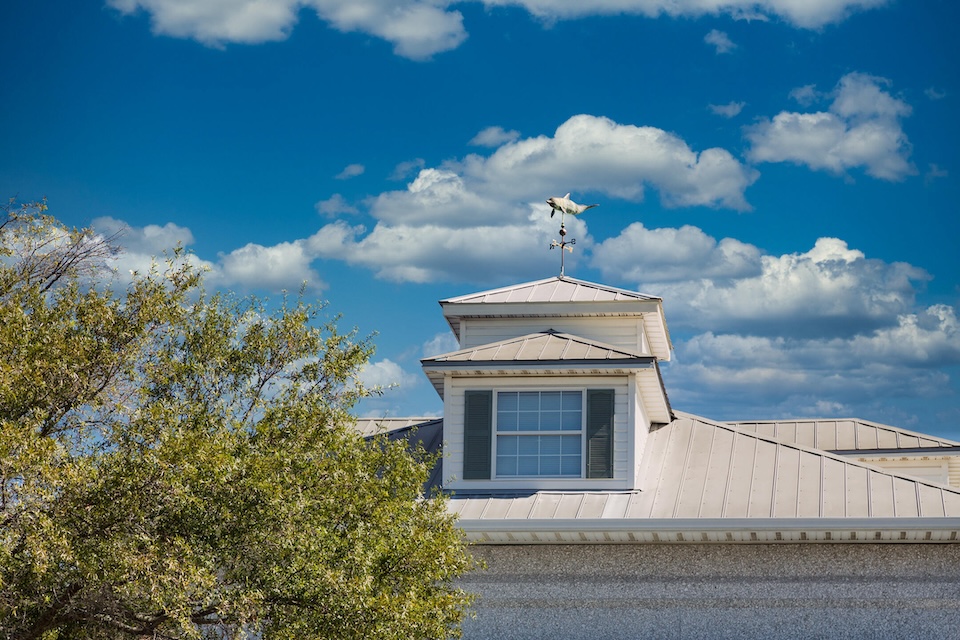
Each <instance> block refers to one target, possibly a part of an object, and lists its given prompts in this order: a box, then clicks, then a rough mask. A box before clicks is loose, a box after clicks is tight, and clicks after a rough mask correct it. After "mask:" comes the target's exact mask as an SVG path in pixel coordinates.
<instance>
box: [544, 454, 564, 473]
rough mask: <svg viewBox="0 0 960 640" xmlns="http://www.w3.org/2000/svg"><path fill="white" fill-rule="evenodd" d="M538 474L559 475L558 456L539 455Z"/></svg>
mask: <svg viewBox="0 0 960 640" xmlns="http://www.w3.org/2000/svg"><path fill="white" fill-rule="evenodd" d="M540 475H542V476H558V475H560V456H540Z"/></svg>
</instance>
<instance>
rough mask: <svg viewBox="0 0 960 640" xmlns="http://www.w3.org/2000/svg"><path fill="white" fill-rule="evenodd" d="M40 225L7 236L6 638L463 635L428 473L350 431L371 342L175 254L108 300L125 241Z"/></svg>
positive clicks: (395, 449)
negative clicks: (234, 289) (207, 284)
mask: <svg viewBox="0 0 960 640" xmlns="http://www.w3.org/2000/svg"><path fill="white" fill-rule="evenodd" d="M44 209H45V205H44V204H43V203H37V204H36V205H34V206H32V207H31V206H26V207H14V205H13V203H11V205H10V206H8V207H7V208H6V211H5V212H6V221H5V222H3V223H2V224H0V482H2V485H0V632H2V633H3V635H5V636H6V637H11V638H24V639H26V638H47V639H54V638H91V639H92V638H110V639H112V638H142V637H150V638H178V639H179V638H184V639H186V638H241V637H255V638H265V639H267V638H411V637H416V638H421V637H422V638H441V637H449V636H455V635H458V633H459V622H460V620H461V618H462V616H463V614H464V611H465V609H466V607H467V606H468V604H469V597H468V596H467V595H466V594H465V593H464V592H462V591H461V590H459V589H458V588H457V587H456V586H455V585H454V583H453V581H454V580H455V579H456V578H457V577H458V576H459V575H461V574H462V573H463V572H464V571H466V570H468V569H469V568H470V567H471V563H472V561H471V559H470V557H469V555H468V554H467V553H466V551H465V549H464V545H463V541H462V536H461V534H460V533H459V532H458V530H457V529H456V527H455V526H454V523H453V521H452V518H451V517H450V516H449V515H448V514H447V511H446V508H445V504H444V499H443V498H442V496H436V495H430V496H424V495H423V493H422V487H423V484H424V482H425V480H426V478H427V473H428V469H429V465H430V464H432V462H433V460H431V459H430V458H429V456H428V455H426V454H425V453H424V452H423V451H422V450H410V449H409V447H407V446H405V445H404V443H391V442H388V441H386V440H385V439H374V440H365V439H363V438H362V437H361V436H360V435H359V434H358V433H357V432H356V430H354V429H353V428H352V424H353V418H352V417H351V415H350V410H351V408H352V407H353V405H354V404H355V403H356V401H357V400H358V399H360V398H361V397H363V396H364V395H366V394H368V393H369V392H370V391H369V390H367V389H364V388H363V386H362V385H361V384H360V383H359V382H358V380H357V373H358V371H359V369H360V367H361V366H362V365H363V364H364V363H365V362H367V360H368V358H369V357H370V355H371V353H372V345H371V344H370V342H369V340H366V339H358V337H357V335H356V333H355V332H350V333H346V334H344V333H340V332H339V331H338V329H337V326H336V319H335V318H334V319H333V320H324V319H323V318H322V314H323V311H324V309H323V308H322V307H318V306H315V305H310V304H307V303H306V302H304V301H303V299H302V297H298V298H295V299H291V298H285V299H284V300H283V302H282V304H280V305H279V308H277V309H271V308H269V307H268V306H267V305H266V304H265V303H263V302H262V301H258V300H255V299H249V298H247V299H241V298H236V297H233V296H230V295H221V294H216V295H208V294H207V293H205V292H204V290H203V288H202V278H201V274H199V273H197V272H196V271H194V270H193V269H192V268H191V267H190V266H189V264H188V262H187V261H184V260H182V259H180V258H181V257H182V256H179V255H176V254H175V255H174V256H172V257H171V259H170V260H168V261H167V262H166V263H165V264H163V265H157V266H156V267H155V268H154V269H153V270H151V271H150V272H149V273H147V274H143V275H140V276H138V277H136V278H135V279H134V281H133V283H132V284H131V285H130V286H129V287H128V288H127V289H126V290H125V291H124V292H122V293H121V294H117V293H114V291H113V290H112V289H111V288H110V287H109V286H106V284H107V280H106V276H105V274H106V273H107V272H106V271H105V264H106V262H107V261H108V260H109V258H110V257H111V256H112V255H113V252H114V248H113V246H112V239H108V238H99V237H97V236H95V235H93V234H92V233H90V232H86V231H76V230H69V229H66V228H64V227H63V226H62V225H60V224H59V223H58V222H57V221H56V220H54V219H52V218H50V217H48V216H46V215H45V214H44V211H43V210H44Z"/></svg>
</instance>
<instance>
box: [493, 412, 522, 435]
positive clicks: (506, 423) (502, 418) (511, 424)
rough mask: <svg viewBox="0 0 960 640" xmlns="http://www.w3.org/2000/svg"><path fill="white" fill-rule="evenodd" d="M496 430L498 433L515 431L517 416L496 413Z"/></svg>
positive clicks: (514, 414)
mask: <svg viewBox="0 0 960 640" xmlns="http://www.w3.org/2000/svg"><path fill="white" fill-rule="evenodd" d="M497 429H498V430H499V431H516V430H517V414H516V413H500V412H499V411H498V412H497Z"/></svg>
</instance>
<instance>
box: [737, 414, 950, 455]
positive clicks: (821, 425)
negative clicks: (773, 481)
mask: <svg viewBox="0 0 960 640" xmlns="http://www.w3.org/2000/svg"><path fill="white" fill-rule="evenodd" d="M726 424H729V425H731V426H735V427H737V428H738V429H740V430H741V431H751V432H754V433H758V434H760V435H764V436H767V437H770V438H773V439H775V440H777V441H779V442H787V443H793V444H800V445H804V446H807V447H813V448H815V449H823V450H825V451H875V450H897V449H938V448H948V447H957V446H960V442H955V441H953V440H946V439H944V438H937V437H935V436H931V435H928V434H924V433H917V432H915V431H907V430H906V429H900V428H899V427H892V426H890V425H886V424H880V423H878V422H869V421H867V420H860V419H858V418H845V419H799V420H754V421H742V422H741V421H736V422H729V421H728V422H726Z"/></svg>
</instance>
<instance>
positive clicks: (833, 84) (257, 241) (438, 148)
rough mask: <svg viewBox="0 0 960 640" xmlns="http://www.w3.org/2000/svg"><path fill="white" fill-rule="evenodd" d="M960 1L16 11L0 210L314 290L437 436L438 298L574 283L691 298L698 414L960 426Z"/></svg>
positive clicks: (934, 428)
mask: <svg viewBox="0 0 960 640" xmlns="http://www.w3.org/2000/svg"><path fill="white" fill-rule="evenodd" d="M958 14H960V9H958V8H957V5H956V3H953V2H947V1H942V2H940V1H937V0H925V1H919V2H906V1H899V2H888V1H884V0H859V1H855V0H816V1H812V0H764V1H761V2H751V1H746V0H728V1H720V0H670V1H668V0H602V1H598V2H590V3H587V2H583V3H574V2H569V1H568V0H486V1H477V2H445V1H443V0H432V1H426V0H272V1H270V2H265V1H263V0H107V1H106V2H96V1H88V2H71V3H62V2H52V1H49V0H29V1H28V0H9V1H8V2H5V3H3V5H2V6H0V22H2V24H4V25H5V26H6V29H5V34H4V39H3V41H2V42H0V81H2V84H0V86H2V87H3V93H4V99H3V101H2V104H0V140H3V145H4V151H5V153H3V154H2V157H0V193H3V194H4V197H9V196H17V197H18V198H20V199H21V200H31V199H37V198H40V197H43V196H46V197H47V199H48V203H49V205H50V211H51V213H53V214H54V215H56V216H58V217H59V218H61V219H62V220H64V221H66V222H67V223H69V224H72V225H77V226H87V225H91V224H92V225H93V226H94V227H95V228H96V229H98V230H100V231H103V232H105V233H109V232H112V231H116V230H123V231H124V235H123V239H122V244H124V246H125V248H126V253H125V255H124V257H123V258H122V259H121V262H120V263H119V264H118V265H117V266H118V272H119V273H121V274H123V273H126V272H127V271H128V270H129V269H131V268H142V267H143V265H146V264H148V263H149V260H150V256H151V255H155V254H158V253H162V251H163V250H165V249H168V248H169V247H171V246H174V245H175V244H176V243H177V242H181V243H183V244H185V245H187V246H188V247H189V248H190V249H191V250H192V251H193V252H194V254H195V256H196V257H195V259H196V261H197V262H202V263H203V264H205V265H206V266H208V267H209V269H210V273H209V277H208V282H209V286H211V287H213V288H224V289H231V290H234V291H238V292H241V293H256V294H259V295H266V296H272V297H273V298H274V299H276V298H277V297H279V292H280V291H281V290H290V291H296V290H297V289H298V288H299V286H300V283H301V282H303V281H307V283H308V289H307V292H308V294H307V295H308V296H309V297H310V298H311V299H319V300H325V301H328V302H329V309H330V311H331V313H340V314H342V320H341V324H342V325H344V326H345V327H351V326H356V327H358V328H359V330H360V332H361V333H362V334H367V333H370V332H374V331H375V332H378V335H377V337H376V343H377V354H376V355H375V357H374V359H373V361H372V362H371V364H370V366H369V367H368V368H367V370H366V371H365V373H364V376H365V379H366V380H367V381H368V382H371V383H382V384H388V383H398V385H399V386H398V387H396V388H394V389H391V390H389V391H388V392H387V393H386V394H385V395H384V396H383V397H381V398H378V399H375V400H371V401H367V402H365V403H364V405H363V406H362V407H361V412H363V413H365V414H370V415H384V414H385V415H392V416H404V415H436V414H439V412H440V411H441V405H440V401H439V398H438V397H437V396H436V393H435V392H434V391H433V389H432V387H431V386H430V384H429V383H428V382H427V380H426V378H425V377H424V376H423V375H422V373H421V372H420V366H419V359H420V358H422V357H425V356H427V355H435V354H436V353H439V352H442V351H446V350H450V349H452V348H453V347H454V346H455V343H454V342H453V338H452V334H451V333H450V332H449V329H448V328H447V326H446V324H445V323H444V321H443V319H442V316H441V314H440V310H439V307H438V306H437V304H436V301H437V300H439V299H442V298H447V297H452V296H457V295H461V294H465V293H470V292H472V291H478V290H481V289H486V288H493V287H500V286H505V285H509V284H513V283H518V282H523V281H528V280H535V279H540V278H545V277H550V276H553V275H557V273H558V272H559V255H558V252H556V251H552V252H551V251H549V250H548V249H547V247H548V245H549V243H550V241H551V240H552V239H554V238H557V221H556V219H553V220H551V219H550V217H549V213H548V211H549V210H548V207H547V205H546V204H545V203H544V200H545V199H546V198H547V197H550V196H558V195H563V194H565V193H567V192H568V191H569V192H572V197H573V199H575V200H576V201H578V202H584V203H585V202H590V203H594V202H595V203H599V204H600V206H599V207H598V208H596V209H591V210H590V211H589V212H587V213H586V214H584V215H583V216H582V217H581V218H578V219H576V220H574V221H568V229H569V230H570V232H571V233H570V237H574V238H576V239H577V244H576V247H575V251H574V253H573V254H572V255H570V256H568V259H567V265H566V273H567V275H571V276H574V277H578V278H582V279H585V280H591V281H595V282H603V283H606V284H610V285H613V286H618V287H624V288H629V289H633V290H639V291H643V292H644V293H648V294H653V295H658V296H661V297H663V299H664V307H665V312H666V315H667V322H668V325H669V327H670V331H671V334H672V337H673V341H674V346H675V357H674V359H673V361H672V362H670V363H669V364H668V365H666V366H664V368H663V370H664V377H665V383H666V386H667V391H668V393H669V395H670V399H671V402H672V403H673V405H674V407H675V408H678V409H682V410H685V411H690V412H694V413H699V414H702V415H705V416H708V417H712V418H717V419H758V418H786V417H801V416H807V417H848V416H857V417H861V418H865V419H869V420H876V421H879V422H884V423H888V424H894V425H899V426H902V427H905V428H909V429H915V430H920V431H928V432H931V433H937V434H941V435H945V436H950V437H953V438H960V399H958V395H957V394H958V390H960V366H958V364H960V330H958V322H957V318H956V315H957V307H958V303H960V300H958V298H960V288H958V285H960V258H958V250H957V245H958V239H960V221H958V216H957V203H958V202H960V189H958V187H957V176H958V175H960V153H958V148H960V125H958V118H957V113H958V106H957V99H958V95H960V77H958V75H960V74H958V63H957V61H958V60H960V45H958V42H957V40H956V38H955V37H953V35H952V34H951V33H950V31H952V30H953V28H954V26H955V25H956V24H957V23H958V19H960V15H958Z"/></svg>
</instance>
